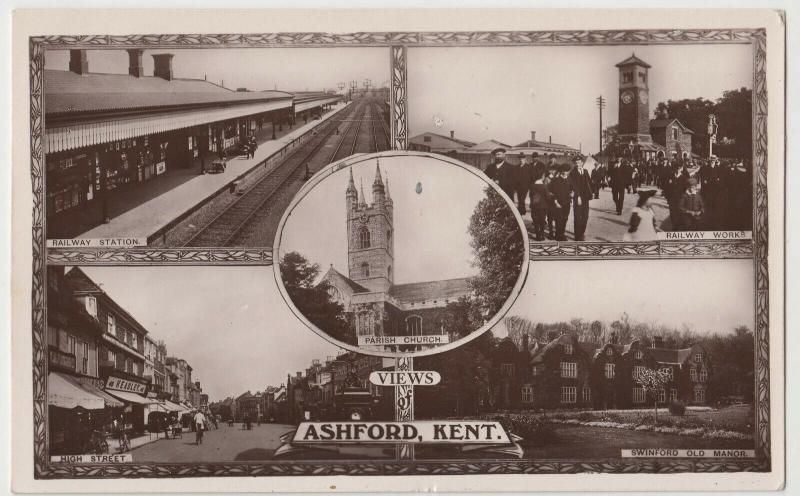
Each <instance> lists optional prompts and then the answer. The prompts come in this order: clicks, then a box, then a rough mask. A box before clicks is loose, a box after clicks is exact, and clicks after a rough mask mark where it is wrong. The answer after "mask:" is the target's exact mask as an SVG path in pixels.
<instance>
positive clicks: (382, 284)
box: [345, 164, 394, 293]
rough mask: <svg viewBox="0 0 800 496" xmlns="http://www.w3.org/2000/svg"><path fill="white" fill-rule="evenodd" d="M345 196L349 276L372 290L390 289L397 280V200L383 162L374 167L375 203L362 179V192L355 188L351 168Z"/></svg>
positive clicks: (373, 196)
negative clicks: (395, 269)
mask: <svg viewBox="0 0 800 496" xmlns="http://www.w3.org/2000/svg"><path fill="white" fill-rule="evenodd" d="M345 200H346V202H345V203H346V206H347V269H348V276H349V277H350V279H352V280H353V281H355V282H357V283H359V284H361V285H362V286H364V287H366V288H367V289H369V290H371V291H378V292H384V293H385V292H388V291H389V288H390V287H391V286H392V284H393V283H394V202H392V197H391V195H390V193H389V180H388V178H387V179H386V184H385V185H384V183H383V177H382V176H381V169H380V164H378V165H377V166H376V167H375V179H374V181H373V182H372V204H371V205H367V199H366V197H365V196H364V185H363V183H362V185H361V192H360V195H359V192H357V191H356V185H355V182H354V181H353V170H352V169H350V181H349V183H348V185H347V190H346V191H345Z"/></svg>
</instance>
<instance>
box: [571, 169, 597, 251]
mask: <svg viewBox="0 0 800 496" xmlns="http://www.w3.org/2000/svg"><path fill="white" fill-rule="evenodd" d="M574 161H575V168H574V169H572V172H570V174H569V182H570V186H571V187H572V208H573V211H574V214H573V220H574V221H575V241H583V240H584V233H585V232H586V224H588V223H589V202H590V201H591V200H592V199H593V198H594V193H595V190H594V184H593V183H592V178H591V177H590V176H589V173H588V172H586V169H584V168H583V159H582V158H581V157H575V159H574Z"/></svg>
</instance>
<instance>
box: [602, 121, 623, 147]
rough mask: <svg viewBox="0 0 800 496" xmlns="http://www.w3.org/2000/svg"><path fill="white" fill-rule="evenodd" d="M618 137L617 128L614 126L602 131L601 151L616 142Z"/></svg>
mask: <svg viewBox="0 0 800 496" xmlns="http://www.w3.org/2000/svg"><path fill="white" fill-rule="evenodd" d="M618 135H619V127H618V126H617V125H616V124H614V125H613V126H608V127H607V128H605V129H603V149H604V150H605V149H606V148H608V147H609V146H611V145H612V144H614V143H615V142H616V141H617V136H618Z"/></svg>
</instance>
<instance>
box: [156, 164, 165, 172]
mask: <svg viewBox="0 0 800 496" xmlns="http://www.w3.org/2000/svg"><path fill="white" fill-rule="evenodd" d="M165 172H167V164H166V162H159V163H157V164H156V175H158V174H163V173H165Z"/></svg>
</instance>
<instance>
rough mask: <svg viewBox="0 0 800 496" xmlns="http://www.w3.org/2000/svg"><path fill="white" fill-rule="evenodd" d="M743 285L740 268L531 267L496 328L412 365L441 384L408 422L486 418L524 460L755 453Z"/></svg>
mask: <svg viewBox="0 0 800 496" xmlns="http://www.w3.org/2000/svg"><path fill="white" fill-rule="evenodd" d="M620 274H630V275H631V276H632V277H630V278H626V279H625V282H624V283H622V282H621V281H620V280H619V277H620ZM752 291H753V270H752V266H751V265H750V264H749V263H748V261H746V260H736V261H724V260H713V261H712V260H703V261H700V260H668V261H667V260H665V261H642V260H617V261H581V262H555V261H553V262H549V261H534V262H531V269H530V276H529V280H528V282H527V284H526V286H525V291H524V292H523V293H522V294H521V295H520V298H519V299H517V301H516V302H515V304H514V306H513V307H512V308H511V310H510V311H509V313H508V314H507V316H506V317H504V318H503V320H502V322H501V323H500V324H499V325H497V326H495V327H494V328H492V329H491V331H490V332H488V333H486V334H484V335H482V336H481V337H480V339H478V340H475V341H473V342H470V343H467V344H466V345H464V346H462V347H460V348H458V349H457V350H454V351H452V352H449V353H444V354H441V355H435V356H432V357H423V358H420V359H418V360H417V361H416V365H417V366H418V367H420V368H422V369H425V370H436V371H438V372H439V373H440V374H441V375H442V377H443V380H442V382H441V383H440V384H438V385H436V386H431V387H427V388H418V389H419V392H418V393H417V396H416V398H415V400H416V402H417V403H416V406H417V408H416V412H417V415H418V417H420V418H428V417H432V418H443V417H452V418H466V419H469V418H477V419H498V420H500V422H501V423H503V425H505V426H507V428H508V430H509V431H510V432H513V433H514V434H516V435H518V436H521V437H522V441H520V443H521V445H522V447H523V449H524V455H523V456H524V457H525V458H546V459H557V458H566V459H591V458H620V457H624V456H627V455H629V453H627V452H626V450H644V449H655V450H661V449H707V448H713V449H716V450H732V451H731V453H734V456H737V454H738V455H741V456H745V455H746V456H751V457H752V456H755V455H754V451H753V450H754V448H755V441H754V435H755V425H756V424H755V412H754V396H755V378H754V358H753V354H754V348H753V347H754V344H753V343H754V337H753V329H754V327H753V325H754V314H753V307H752V304H751V299H752V296H751V295H752ZM656 295H670V297H669V298H663V297H659V296H656ZM743 450H744V451H743ZM720 452H722V451H720ZM435 453H436V450H434V449H432V450H430V451H429V454H430V456H436V455H435ZM417 455H418V456H420V457H422V456H424V455H423V453H422V452H421V451H420V450H417Z"/></svg>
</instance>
